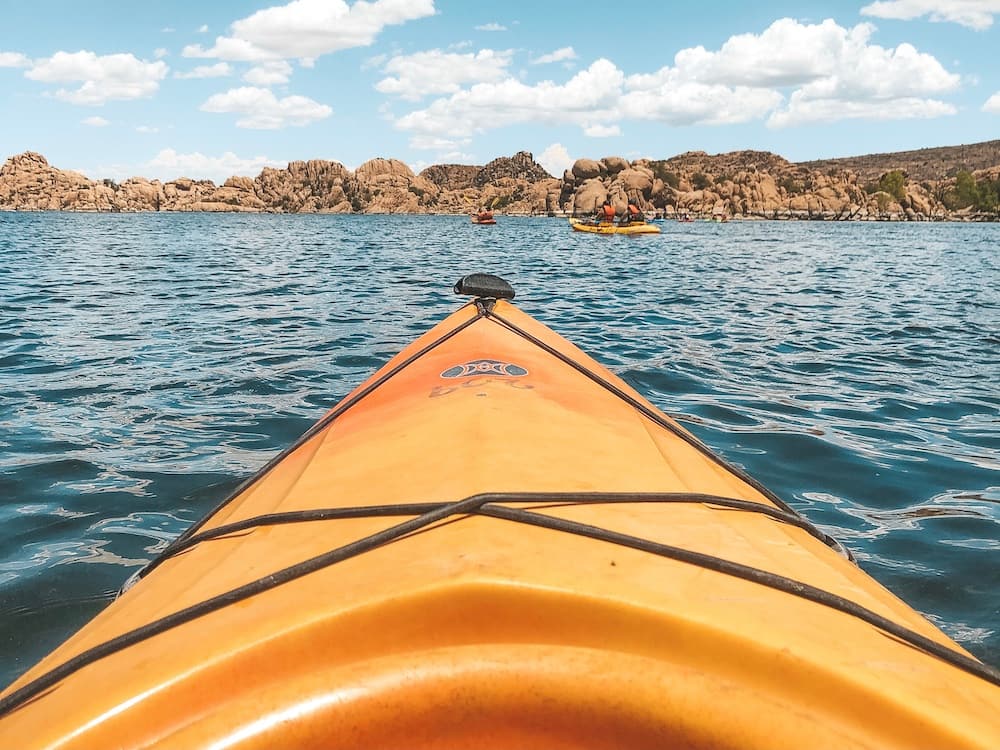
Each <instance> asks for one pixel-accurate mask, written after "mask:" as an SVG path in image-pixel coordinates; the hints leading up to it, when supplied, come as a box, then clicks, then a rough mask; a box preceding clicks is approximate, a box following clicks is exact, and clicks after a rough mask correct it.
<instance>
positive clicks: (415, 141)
mask: <svg viewBox="0 0 1000 750" xmlns="http://www.w3.org/2000/svg"><path fill="white" fill-rule="evenodd" d="M470 143H472V139H471V138H457V139H456V138H441V137H438V136H433V135H415V136H413V138H411V139H410V146H411V147H413V148H416V149H421V150H423V151H441V152H445V151H455V150H457V149H458V147H459V146H467V145H469V144H470Z"/></svg>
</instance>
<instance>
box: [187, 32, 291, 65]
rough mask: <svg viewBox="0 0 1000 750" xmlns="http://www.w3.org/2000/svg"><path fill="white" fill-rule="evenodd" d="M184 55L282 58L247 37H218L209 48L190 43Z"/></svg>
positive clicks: (238, 59) (255, 59) (251, 59)
mask: <svg viewBox="0 0 1000 750" xmlns="http://www.w3.org/2000/svg"><path fill="white" fill-rule="evenodd" d="M181 55H182V56H183V57H198V58H206V57H207V58H219V59H222V60H230V61H232V62H261V61H263V60H280V59H281V56H280V55H277V54H275V53H273V52H268V51H267V50H264V49H261V48H260V47H257V46H256V45H254V44H251V43H250V42H248V41H246V40H245V39H232V38H228V37H222V36H220V37H216V39H215V45H214V46H213V47H210V48H208V49H205V48H203V47H202V46H201V45H200V44H189V45H187V46H186V47H185V48H184V49H182V50H181Z"/></svg>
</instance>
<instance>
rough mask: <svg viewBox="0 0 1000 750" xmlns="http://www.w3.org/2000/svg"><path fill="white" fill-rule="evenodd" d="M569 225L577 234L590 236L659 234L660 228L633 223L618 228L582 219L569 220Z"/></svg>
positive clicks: (615, 225) (613, 225) (609, 224)
mask: <svg viewBox="0 0 1000 750" xmlns="http://www.w3.org/2000/svg"><path fill="white" fill-rule="evenodd" d="M569 224H570V226H571V227H573V229H574V231H577V232H590V233H591V234H660V228H659V227H658V226H656V225H655V224H649V223H633V224H626V225H625V226H619V225H618V224H612V223H610V222H601V223H600V224H593V223H591V222H589V221H584V220H582V219H570V220H569Z"/></svg>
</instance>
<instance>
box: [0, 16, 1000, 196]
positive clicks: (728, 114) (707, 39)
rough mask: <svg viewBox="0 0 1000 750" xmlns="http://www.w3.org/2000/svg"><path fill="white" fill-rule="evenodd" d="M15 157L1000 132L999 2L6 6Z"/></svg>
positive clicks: (929, 137) (165, 167)
mask: <svg viewBox="0 0 1000 750" xmlns="http://www.w3.org/2000/svg"><path fill="white" fill-rule="evenodd" d="M3 16H4V20H3V24H2V26H0V107H2V111H3V115H2V117H0V158H6V157H7V156H10V155H13V154H16V153H20V152H22V151H25V150H32V151H38V152H41V153H42V154H44V155H45V156H46V157H47V158H48V159H49V161H50V163H52V164H54V165H55V166H59V167H62V168H66V169H77V170H80V171H82V172H84V173H85V174H87V175H88V176H90V177H94V178H102V177H112V178H115V179H122V178H125V177H129V176H132V175H144V176H148V177H157V178H160V179H172V178H175V177H178V176H182V175H184V176H189V177H195V178H209V179H213V180H215V181H217V182H218V181H221V180H222V179H224V178H225V177H226V176H227V175H230V174H245V175H251V176H252V175H256V174H257V173H258V172H259V171H260V169H261V167H263V166H264V165H274V166H284V165H285V164H286V163H287V162H288V161H290V160H293V159H310V158H321V159H331V160H336V161H339V162H342V163H343V164H345V165H346V166H348V167H350V168H355V167H357V166H358V165H360V164H361V163H363V162H364V161H366V160H368V159H371V158H374V157H378V156H381V157H395V158H398V159H402V160H403V161H405V162H406V163H407V164H409V165H410V166H411V167H412V168H413V169H414V170H415V171H419V169H421V168H423V167H424V166H427V165H429V164H436V163H464V164H485V163H486V162H488V161H489V160H491V159H493V158H495V157H497V156H509V155H511V154H513V153H515V152H516V151H519V150H528V151H531V152H533V153H534V155H535V158H536V159H537V160H538V161H540V162H541V163H542V164H543V166H545V167H546V168H547V169H549V171H550V172H552V173H553V174H556V175H561V173H562V170H563V169H565V168H566V167H567V166H569V165H570V164H571V163H572V161H573V160H574V159H576V158H579V157H592V158H600V157H601V156H605V155H611V154H615V155H621V156H625V157H627V158H630V159H634V158H639V157H651V158H666V157H669V156H673V155H675V154H678V153H681V152H684V151H688V150H705V151H708V152H710V153H719V152H724V151H733V150H739V149H758V150H767V151H774V152H776V153H778V154H781V155H782V156H785V157H786V158H789V159H791V160H792V161H802V160H807V159H817V158H828V157H836V156H850V155H856V154H864V153H873V152H882V151H896V150H907V149H913V148H921V147H925V146H944V145H955V144H959V143H972V142H977V141H983V140H990V139H994V138H1000V65H998V64H997V50H998V49H1000V33H998V27H1000V0H877V1H875V2H869V1H868V0H858V1H857V2H843V1H841V2H771V3H746V2H723V1H722V0H716V2H713V3H703V4H684V5H680V4H675V3H667V2H663V0H658V1H657V2H630V3H618V4H613V5H607V4H604V3H586V2H580V0H576V1H575V2H566V1H564V0H544V1H542V0H532V1H530V2H528V1H522V0H505V1H504V2H502V3H500V2H495V3H486V2H478V1H477V0H370V1H369V2H361V1H360V0H359V1H357V2H354V1H353V0H352V1H351V2H345V1H344V0H294V1H293V2H282V0H260V1H258V0H253V1H248V2H233V1H227V2H221V1H220V2H211V3H208V2H187V1H186V0H145V2H141V3H137V2H135V0H129V1H128V2H123V1H121V0H102V1H101V2H98V3H81V2H79V0H72V1H70V0H35V1H34V2H8V3H4V8H3Z"/></svg>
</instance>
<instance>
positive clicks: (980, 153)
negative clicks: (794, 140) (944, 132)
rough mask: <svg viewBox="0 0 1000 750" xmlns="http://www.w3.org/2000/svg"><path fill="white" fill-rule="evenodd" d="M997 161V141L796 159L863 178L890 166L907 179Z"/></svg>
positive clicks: (999, 146)
mask: <svg viewBox="0 0 1000 750" xmlns="http://www.w3.org/2000/svg"><path fill="white" fill-rule="evenodd" d="M997 165H1000V141H985V142H984V143H972V144H968V145H965V146H942V147H939V148H921V149H918V150H916V151H897V152H895V153H892V154H869V155H868V156H851V157H847V158H844V159H823V160H821V161H804V162H800V163H799V166H801V167H805V168H806V169H811V170H818V171H820V172H824V171H827V170H829V169H849V170H851V171H852V172H854V173H856V174H857V175H858V177H859V178H860V179H863V180H877V179H878V178H879V177H880V176H881V175H883V174H885V173H886V172H890V171H892V170H893V169H899V170H901V171H903V172H906V174H907V175H908V176H909V178H910V179H911V180H944V179H947V178H949V177H954V176H955V175H956V174H957V173H958V172H960V171H962V170H965V171H966V172H975V171H977V170H984V169H989V168H990V167H995V166H997Z"/></svg>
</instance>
